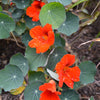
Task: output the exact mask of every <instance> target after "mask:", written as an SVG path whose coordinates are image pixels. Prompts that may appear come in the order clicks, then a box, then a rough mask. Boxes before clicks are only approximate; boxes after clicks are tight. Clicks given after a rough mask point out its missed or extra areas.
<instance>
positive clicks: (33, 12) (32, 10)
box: [26, 0, 45, 21]
mask: <svg viewBox="0 0 100 100" xmlns="http://www.w3.org/2000/svg"><path fill="white" fill-rule="evenodd" d="M44 5H45V3H44V2H42V1H38V0H35V1H33V3H32V4H31V6H29V7H28V8H27V10H26V15H28V16H29V17H32V21H38V20H39V14H40V10H41V8H42V7H43V6H44Z"/></svg>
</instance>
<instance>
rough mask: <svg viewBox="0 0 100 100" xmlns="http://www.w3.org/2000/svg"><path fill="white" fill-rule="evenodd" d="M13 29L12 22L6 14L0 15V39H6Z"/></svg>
mask: <svg viewBox="0 0 100 100" xmlns="http://www.w3.org/2000/svg"><path fill="white" fill-rule="evenodd" d="M14 29H15V22H14V20H13V19H12V18H11V17H9V16H8V15H6V14H3V13H0V39H4V38H8V37H9V36H10V32H12V31H13V30H14Z"/></svg>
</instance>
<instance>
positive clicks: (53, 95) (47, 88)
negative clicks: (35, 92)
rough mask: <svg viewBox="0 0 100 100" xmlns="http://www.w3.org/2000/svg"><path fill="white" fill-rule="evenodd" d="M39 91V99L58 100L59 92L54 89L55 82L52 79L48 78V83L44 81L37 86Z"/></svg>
mask: <svg viewBox="0 0 100 100" xmlns="http://www.w3.org/2000/svg"><path fill="white" fill-rule="evenodd" d="M39 90H40V91H43V92H42V93H41V95H40V96H41V97H40V100H60V98H59V96H58V95H61V92H58V91H56V84H55V81H54V80H50V82H49V83H45V84H43V85H41V86H40V87H39Z"/></svg>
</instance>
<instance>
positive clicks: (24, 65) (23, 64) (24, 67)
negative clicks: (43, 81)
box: [10, 53, 29, 76]
mask: <svg viewBox="0 0 100 100" xmlns="http://www.w3.org/2000/svg"><path fill="white" fill-rule="evenodd" d="M10 64H13V65H16V66H18V67H19V68H20V70H21V71H22V72H23V75H24V76H26V74H27V73H28V70H29V65H28V61H27V59H26V58H25V57H24V56H23V55H22V54H21V53H17V54H15V55H13V56H12V57H11V58H10Z"/></svg>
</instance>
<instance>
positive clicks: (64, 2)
mask: <svg viewBox="0 0 100 100" xmlns="http://www.w3.org/2000/svg"><path fill="white" fill-rule="evenodd" d="M47 1H48V2H60V3H61V4H63V5H64V6H66V5H69V4H71V2H72V0H47Z"/></svg>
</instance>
